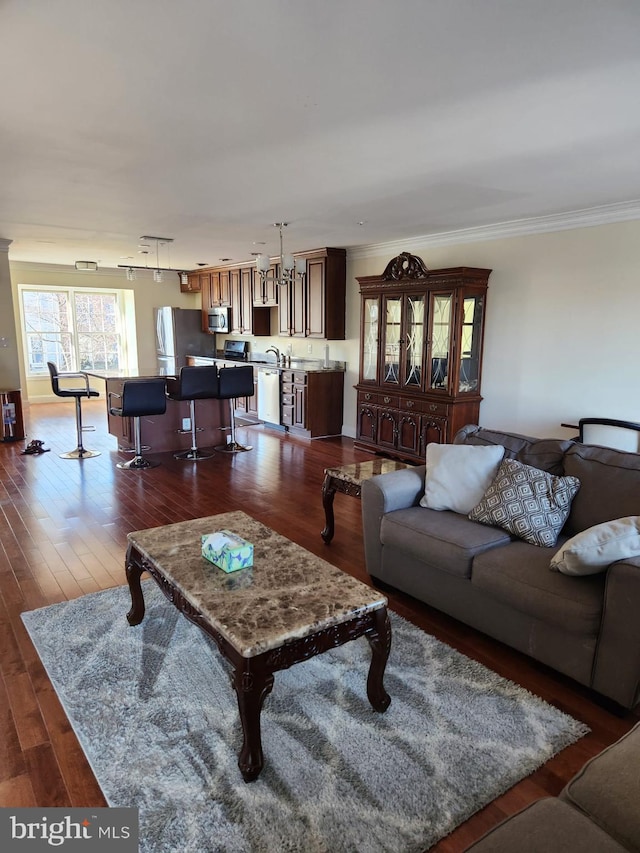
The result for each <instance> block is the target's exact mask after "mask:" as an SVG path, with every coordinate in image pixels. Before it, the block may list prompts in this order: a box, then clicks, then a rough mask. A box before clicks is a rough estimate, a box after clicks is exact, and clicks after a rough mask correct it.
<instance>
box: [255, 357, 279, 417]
mask: <svg viewBox="0 0 640 853" xmlns="http://www.w3.org/2000/svg"><path fill="white" fill-rule="evenodd" d="M258 417H259V418H260V420H261V421H265V422H266V423H268V424H280V371H279V370H277V369H276V368H272V367H260V368H258Z"/></svg>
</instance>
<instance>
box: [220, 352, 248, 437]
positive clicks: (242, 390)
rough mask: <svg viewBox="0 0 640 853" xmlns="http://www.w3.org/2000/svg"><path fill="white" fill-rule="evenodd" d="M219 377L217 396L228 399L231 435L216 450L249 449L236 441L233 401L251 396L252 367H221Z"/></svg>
mask: <svg viewBox="0 0 640 853" xmlns="http://www.w3.org/2000/svg"><path fill="white" fill-rule="evenodd" d="M218 377H219V379H220V389H219V391H218V397H219V398H220V399H221V400H229V405H230V407H231V435H230V436H229V438H230V439H231V441H228V442H227V443H226V444H221V445H219V446H218V447H216V450H222V451H225V452H226V453H238V452H241V451H243V450H251V449H252V448H251V447H250V446H249V445H247V446H246V447H244V446H243V445H242V444H238V442H237V441H236V415H235V405H234V401H235V400H236V398H237V397H253V395H254V394H255V388H254V385H253V367H252V366H251V365H250V364H246V365H241V366H239V367H221V368H220V370H219V371H218Z"/></svg>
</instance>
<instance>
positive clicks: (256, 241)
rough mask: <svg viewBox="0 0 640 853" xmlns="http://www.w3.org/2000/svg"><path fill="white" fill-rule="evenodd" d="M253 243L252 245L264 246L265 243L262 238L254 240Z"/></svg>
mask: <svg viewBox="0 0 640 853" xmlns="http://www.w3.org/2000/svg"><path fill="white" fill-rule="evenodd" d="M253 245H254V246H266V245H267V244H266V243H265V241H264V240H254V241H253Z"/></svg>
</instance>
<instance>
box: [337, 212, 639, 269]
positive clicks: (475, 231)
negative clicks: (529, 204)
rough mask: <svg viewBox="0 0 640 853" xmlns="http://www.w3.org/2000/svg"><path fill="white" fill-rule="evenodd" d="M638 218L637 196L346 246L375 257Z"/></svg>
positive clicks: (353, 256) (355, 255) (352, 256)
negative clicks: (417, 247) (624, 200)
mask: <svg viewBox="0 0 640 853" xmlns="http://www.w3.org/2000/svg"><path fill="white" fill-rule="evenodd" d="M633 219H640V199H637V200H634V201H626V202H621V203H618V204H605V205H601V206H600V207H590V208H586V209H584V210H573V211H569V212H567V213H555V214H551V215H550V216H536V217H532V218H530V219H514V220H512V221H510V222H497V223H495V224H493V225H479V226H477V227H475V228H461V229H459V230H457V231H442V232H440V233H438V234H423V235H421V236H416V237H406V238H403V239H402V240H391V241H389V242H388V243H369V244H363V245H361V246H354V247H353V248H351V249H349V250H348V254H349V258H350V259H354V260H355V259H358V258H370V257H378V256H379V255H388V254H392V255H397V254H399V253H400V252H404V251H407V250H410V249H415V247H416V246H425V247H427V248H428V247H430V246H433V247H436V246H450V245H454V244H456V243H479V242H482V241H484V240H500V239H503V238H505V237H524V236H529V235H532V234H548V233H550V232H552V231H568V230H570V229H572V228H592V227H594V226H596V225H610V224H612V223H614V222H628V221H631V220H633Z"/></svg>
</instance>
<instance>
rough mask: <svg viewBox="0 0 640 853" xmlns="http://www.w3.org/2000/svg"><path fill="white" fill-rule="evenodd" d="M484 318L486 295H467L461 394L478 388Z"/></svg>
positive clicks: (464, 318) (462, 331)
mask: <svg viewBox="0 0 640 853" xmlns="http://www.w3.org/2000/svg"><path fill="white" fill-rule="evenodd" d="M483 319H484V297H483V296H480V295H465V296H464V297H463V300H462V329H461V333H460V378H459V382H458V391H459V392H460V393H461V394H464V393H469V392H475V391H477V390H478V381H479V376H480V349H481V346H482V323H483Z"/></svg>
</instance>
